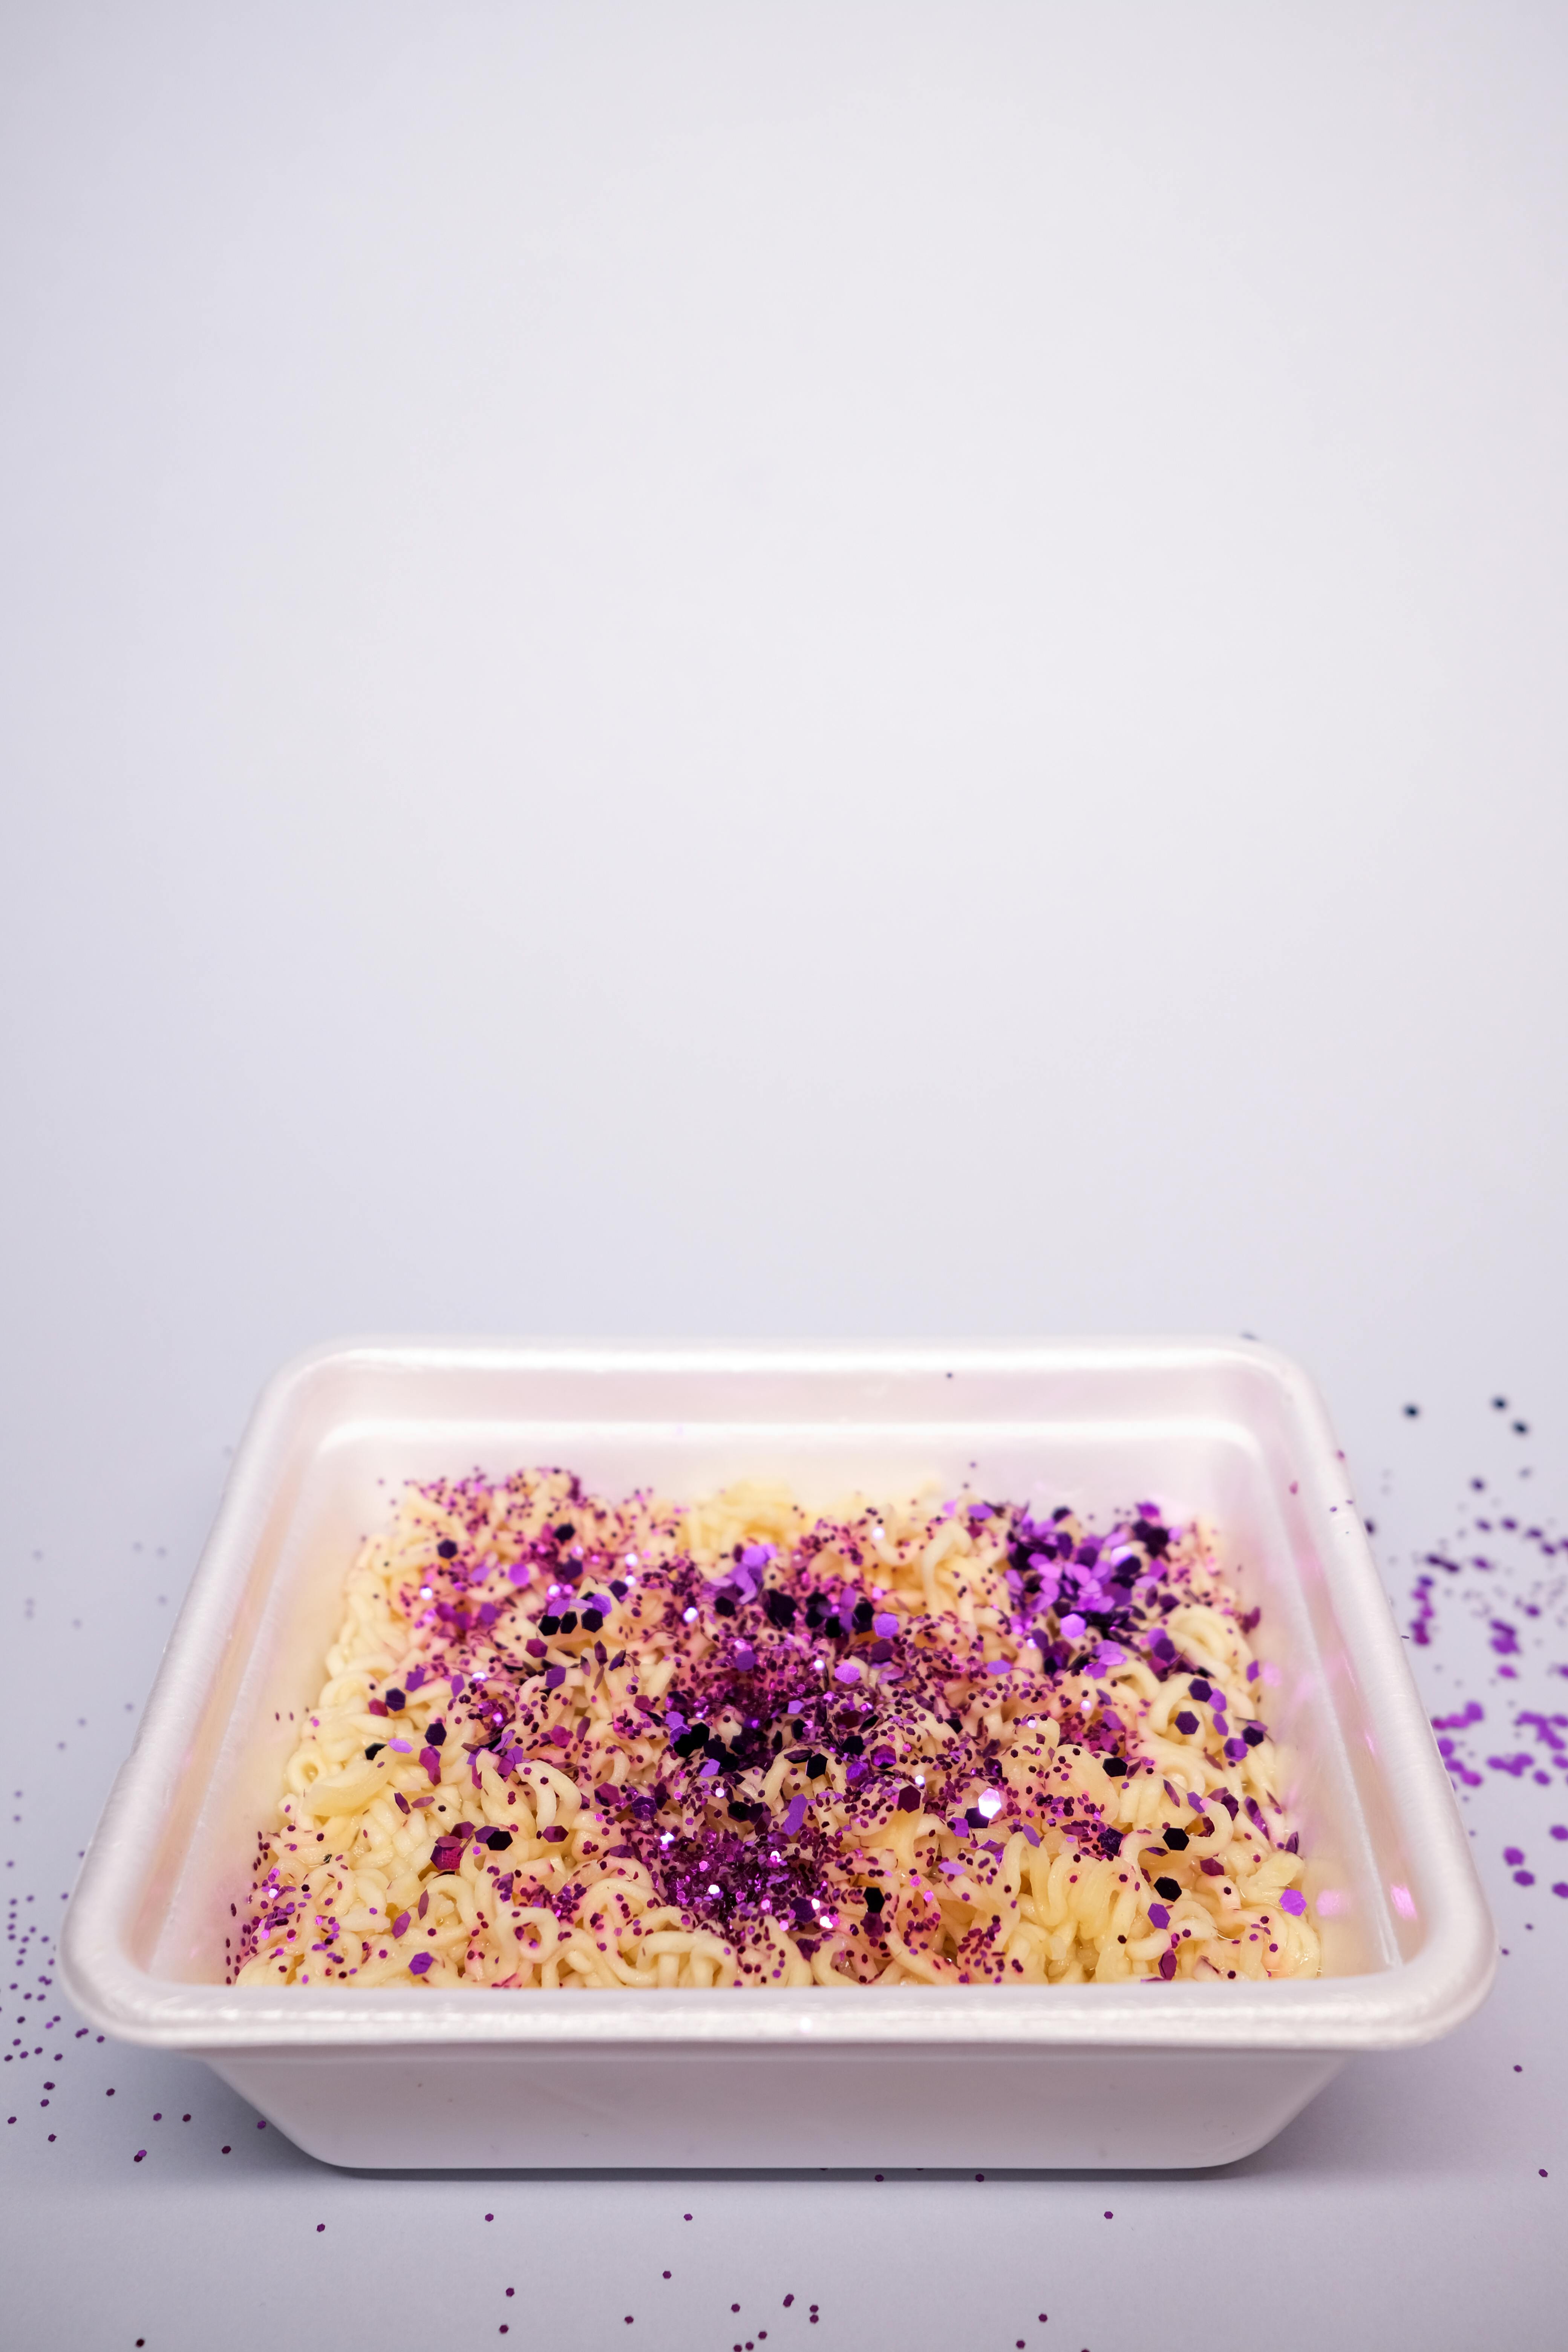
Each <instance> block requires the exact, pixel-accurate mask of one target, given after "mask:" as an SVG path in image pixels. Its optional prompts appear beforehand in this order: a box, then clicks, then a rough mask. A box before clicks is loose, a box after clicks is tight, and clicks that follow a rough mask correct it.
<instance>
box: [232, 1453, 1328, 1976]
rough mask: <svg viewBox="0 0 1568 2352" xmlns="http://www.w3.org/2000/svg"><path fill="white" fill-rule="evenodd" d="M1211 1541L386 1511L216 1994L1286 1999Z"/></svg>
mask: <svg viewBox="0 0 1568 2352" xmlns="http://www.w3.org/2000/svg"><path fill="white" fill-rule="evenodd" d="M1257 1622H1258V1611H1257V1610H1253V1611H1251V1612H1247V1611H1246V1610H1245V1609H1244V1607H1243V1605H1242V1602H1241V1601H1240V1599H1239V1598H1238V1596H1237V1591H1235V1589H1234V1586H1233V1584H1232V1582H1231V1581H1230V1580H1229V1579H1228V1577H1227V1575H1226V1571H1225V1570H1224V1569H1223V1567H1222V1565H1221V1555H1220V1545H1219V1538H1217V1536H1216V1535H1215V1533H1214V1531H1212V1530H1210V1529H1207V1528H1205V1527H1203V1526H1201V1525H1196V1524H1194V1525H1190V1526H1184V1527H1183V1526H1173V1525H1170V1524H1167V1523H1166V1522H1165V1521H1164V1519H1163V1517H1161V1515H1160V1513H1159V1511H1158V1509H1157V1507H1156V1506H1155V1505H1153V1504H1152V1503H1143V1504H1142V1505H1140V1506H1139V1507H1137V1509H1136V1510H1134V1511H1131V1512H1130V1513H1129V1515H1128V1516H1127V1517H1125V1518H1123V1519H1121V1520H1120V1521H1119V1522H1118V1523H1117V1524H1116V1525H1114V1526H1113V1527H1111V1528H1110V1529H1109V1531H1108V1532H1106V1533H1104V1534H1096V1533H1094V1532H1091V1531H1090V1529H1089V1528H1088V1527H1087V1526H1086V1525H1085V1524H1084V1523H1082V1522H1081V1521H1080V1520H1079V1518H1078V1517H1075V1516H1074V1514H1073V1513H1072V1512H1071V1511H1069V1510H1068V1509H1067V1508H1066V1507H1062V1508H1060V1509H1058V1510H1056V1511H1054V1512H1051V1513H1049V1514H1047V1516H1045V1517H1034V1516H1032V1515H1031V1512H1030V1511H1029V1509H1028V1508H1026V1507H1024V1506H1020V1505H1016V1504H1012V1503H1008V1502H1005V1501H1001V1502H998V1501H991V1500H986V1499H984V1498H983V1497H981V1496H975V1495H973V1494H970V1493H963V1494H959V1495H956V1496H947V1497H945V1498H943V1497H938V1496H934V1495H931V1496H917V1497H916V1498H914V1499H913V1500H909V1501H905V1502H902V1503H895V1502H888V1503H879V1504H877V1505H875V1506H872V1505H870V1504H868V1503H867V1502H865V1501H864V1500H863V1499H862V1498H859V1497H857V1498H855V1499H854V1500H853V1501H851V1502H849V1503H847V1504H846V1505H844V1506H842V1507H840V1508H839V1509H837V1511H836V1512H834V1513H832V1514H829V1515H826V1516H814V1515H812V1514H809V1513H807V1512H806V1511H805V1510H804V1509H802V1508H801V1507H800V1506H799V1505H798V1504H797V1503H796V1502H795V1499H794V1497H793V1496H792V1495H791V1493H790V1492H789V1490H788V1489H787V1488H785V1487H783V1486H774V1485H769V1484H764V1483H761V1482H751V1483H746V1484H742V1485H738V1486H732V1487H730V1488H728V1489H727V1490H725V1491H724V1492H723V1493H721V1494H719V1495H716V1496H711V1497H710V1498H708V1499H707V1500H705V1501H702V1502H700V1503H697V1504H695V1505H692V1506H690V1507H683V1506H679V1505H676V1504H672V1503H669V1502H665V1501H661V1500H659V1499H658V1497H656V1496H653V1495H651V1494H648V1493H637V1494H634V1495H633V1496H630V1497H629V1498H628V1499H627V1500H626V1501H625V1502H622V1503H615V1502H611V1501H608V1500H606V1499H605V1498H604V1497H601V1496H595V1495H591V1494H589V1493H587V1492H585V1491H584V1487H583V1486H582V1484H581V1482H580V1481H579V1480H578V1479H577V1478H576V1477H574V1476H573V1475H571V1474H570V1473H569V1472H567V1471H564V1470H557V1469H549V1470H534V1471H523V1472H519V1473H518V1474H516V1475H513V1476H511V1477H510V1478H507V1479H504V1480H500V1481H495V1482H491V1481H490V1480H488V1479H487V1478H485V1477H484V1476H482V1475H479V1473H478V1472H476V1473H475V1474H474V1475H471V1476H469V1477H468V1478H464V1479H461V1480H458V1481H447V1480H442V1479H437V1480H435V1481H432V1482H430V1483H428V1484H426V1485H410V1486H407V1487H405V1490H404V1492H403V1495H402V1496H401V1499H400V1501H399V1503H398V1505H397V1507H396V1510H395V1516H394V1518H393V1522H392V1525H391V1526H390V1528H388V1529H387V1530H386V1531H385V1532H384V1533H382V1534H379V1535H374V1536H372V1537H371V1538H369V1539H368V1540H367V1541H366V1542H365V1543H364V1545H363V1549H361V1551H360V1554H359V1557H358V1559H357V1560H356V1561H355V1562H354V1564H353V1569H352V1570H351V1571H350V1574H349V1579H348V1585H347V1591H346V1605H345V1613H344V1618H343V1622H342V1631H341V1633H340V1634H339V1637H338V1641H337V1643H336V1644H335V1645H334V1647H333V1649H332V1650H331V1653H330V1654H329V1656H328V1659H327V1677H328V1678H327V1681H326V1683H325V1685H324V1687H323V1688H322V1690H321V1696H320V1698H319V1699H318V1701H317V1702H316V1705H315V1707H314V1709H313V1710H312V1712H311V1713H310V1717H308V1719H307V1725H306V1729H305V1733H304V1736H303V1738H301V1740H300V1745H299V1747H298V1748H297V1749H296V1751H295V1753H294V1755H293V1757H292V1758H291V1759H290V1761H289V1766H288V1771H287V1785H286V1789H285V1791H284V1793H283V1794H282V1797H281V1801H280V1804H279V1811H278V1815H277V1820H276V1823H275V1825H274V1826H272V1827H271V1828H269V1829H268V1830H267V1831H265V1832H261V1833H260V1834H259V1835H258V1841H257V1853H256V1857H255V1872H254V1880H253V1885H252V1895H251V1900H250V1904H249V1906H247V1916H246V1918H245V1920H244V1922H243V1927H242V1931H241V1937H240V1943H239V1949H238V1953H237V1961H236V1966H235V1969H234V1976H235V1980H236V1981H237V1982H238V1983H240V1984H252V1985H254V1984H268V1985H277V1984H279V1983H280V1982H282V1983H289V1984H294V1983H298V1984H315V1985H331V1984H349V1983H354V1984H362V1985H363V1984H390V1983H398V1984H402V1985H404V1986H408V1985H410V1984H424V1985H428V1986H439V1987H455V1986H462V1985H489V1986H496V1987H508V1988H518V1989H523V1988H529V1989H542V1990H571V1989H575V1990H592V1989H594V1988H605V1989H613V1988H615V1987H617V1986H623V1985H625V1986H632V1987H638V1988H647V1989H650V1990H658V1989H672V1988H679V1987H684V1986H733V1987H737V1988H766V1987H768V1986H774V1985H778V1986H796V1985H800V1986H805V1985H811V1984H819V1985H856V1986H871V1985H879V1986H882V1985H888V1986H891V1985H898V1984H900V1983H925V1984H1044V1983H1052V1984H1079V1983H1083V1982H1086V1981H1089V1980H1092V1981H1094V1982H1097V1983H1115V1982H1120V1981H1124V1980H1126V1979H1131V1978H1140V1979H1152V1980H1153V1981H1155V1982H1158V1981H1159V1980H1161V1979H1164V1980H1165V1981H1167V1982H1168V1981H1170V1980H1172V1979H1209V1980H1215V1981H1224V1980H1226V1979H1237V1978H1248V1979H1260V1978H1266V1977H1310V1976H1315V1975H1316V1974H1317V1973H1318V1971H1319V1963H1320V1955H1319V1943H1318V1937H1317V1933H1316V1930H1315V1928H1314V1927H1313V1925H1312V1921H1311V1918H1310V1910H1309V1905H1308V1901H1307V1897H1306V1895H1304V1894H1303V1893H1302V1891H1301V1890H1300V1885H1299V1882H1300V1879H1301V1877H1302V1875H1303V1871H1304V1866H1305V1864H1304V1858H1303V1856H1302V1855H1301V1854H1300V1853H1299V1851H1298V1845H1299V1839H1298V1834H1297V1832H1295V1830H1294V1829H1293V1827H1292V1825H1291V1823H1290V1822H1289V1819H1288V1817H1287V1815H1286V1813H1285V1811H1284V1809H1283V1806H1282V1803H1281V1799H1280V1795H1279V1788H1278V1785H1277V1781H1278V1775H1279V1759H1278V1757H1277V1753H1276V1749H1275V1746H1274V1742H1273V1740H1272V1738H1271V1737H1270V1735H1269V1731H1268V1726H1267V1724H1266V1723H1265V1722H1264V1721H1263V1720H1262V1719H1261V1717H1260V1715H1259V1713H1258V1701H1259V1696H1260V1684H1261V1681H1262V1679H1263V1674H1262V1669H1261V1668H1260V1666H1259V1664H1258V1660H1257V1658H1256V1657H1255V1656H1254V1654H1253V1653H1252V1649H1251V1646H1250V1643H1249V1639H1248V1637H1249V1635H1250V1634H1251V1633H1253V1632H1254V1631H1255V1629H1256V1626H1257Z"/></svg>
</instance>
